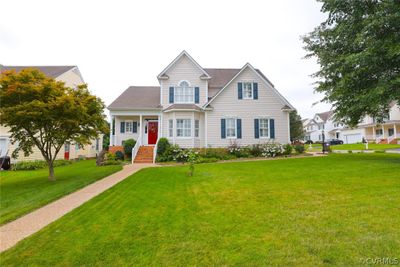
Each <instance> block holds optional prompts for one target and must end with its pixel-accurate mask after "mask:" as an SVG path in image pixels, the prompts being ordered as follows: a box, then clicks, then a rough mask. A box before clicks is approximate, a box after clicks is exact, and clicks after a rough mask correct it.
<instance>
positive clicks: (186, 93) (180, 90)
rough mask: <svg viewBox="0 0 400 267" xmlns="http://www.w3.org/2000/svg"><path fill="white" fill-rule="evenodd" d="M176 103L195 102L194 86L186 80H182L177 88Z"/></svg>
mask: <svg viewBox="0 0 400 267" xmlns="http://www.w3.org/2000/svg"><path fill="white" fill-rule="evenodd" d="M174 98H175V103H194V88H193V87H191V86H190V83H189V82H188V81H186V80H183V81H180V82H179V83H178V86H177V87H176V88H175V97H174Z"/></svg>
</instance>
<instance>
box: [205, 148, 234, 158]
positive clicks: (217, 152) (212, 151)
mask: <svg viewBox="0 0 400 267" xmlns="http://www.w3.org/2000/svg"><path fill="white" fill-rule="evenodd" d="M204 151H205V153H204V154H202V153H201V152H200V156H203V157H205V158H216V159H229V158H232V156H230V155H229V153H228V150H227V149H226V148H206V149H205V150H204Z"/></svg>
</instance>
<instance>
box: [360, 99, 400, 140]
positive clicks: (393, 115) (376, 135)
mask: <svg viewBox="0 0 400 267" xmlns="http://www.w3.org/2000/svg"><path fill="white" fill-rule="evenodd" d="M358 128H359V129H360V130H361V134H362V136H363V137H364V138H365V139H367V140H369V141H373V142H376V143H390V144H395V143H400V142H399V141H400V106H399V104H396V103H395V102H392V103H391V104H390V106H389V113H388V114H387V117H386V118H385V119H384V120H383V122H382V123H377V122H376V120H375V118H373V117H370V116H366V117H365V118H364V119H363V120H362V121H361V122H360V123H359V124H358Z"/></svg>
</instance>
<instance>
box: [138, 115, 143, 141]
mask: <svg viewBox="0 0 400 267" xmlns="http://www.w3.org/2000/svg"><path fill="white" fill-rule="evenodd" d="M139 121H140V124H139V133H140V134H139V138H140V143H142V142H143V137H142V135H143V132H142V129H143V128H142V124H143V121H142V115H140V116H139Z"/></svg>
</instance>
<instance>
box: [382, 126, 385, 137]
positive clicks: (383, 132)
mask: <svg viewBox="0 0 400 267" xmlns="http://www.w3.org/2000/svg"><path fill="white" fill-rule="evenodd" d="M382 139H385V127H383V124H382Z"/></svg>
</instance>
